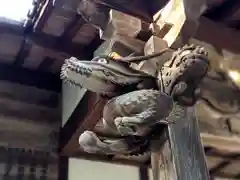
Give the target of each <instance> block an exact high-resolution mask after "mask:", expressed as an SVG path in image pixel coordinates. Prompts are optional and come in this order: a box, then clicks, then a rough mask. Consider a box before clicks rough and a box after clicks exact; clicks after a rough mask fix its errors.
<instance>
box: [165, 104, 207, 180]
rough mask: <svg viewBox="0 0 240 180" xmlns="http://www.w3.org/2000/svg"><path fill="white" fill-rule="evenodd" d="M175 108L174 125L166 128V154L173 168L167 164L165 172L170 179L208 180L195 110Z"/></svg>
mask: <svg viewBox="0 0 240 180" xmlns="http://www.w3.org/2000/svg"><path fill="white" fill-rule="evenodd" d="M177 108H178V110H179V114H177V116H178V118H177V119H176V123H175V124H171V125H169V126H168V134H169V144H170V149H168V152H167V153H170V154H171V156H170V157H171V159H172V160H173V161H172V163H173V166H169V164H168V165H167V167H166V169H165V171H167V172H168V173H169V175H170V176H171V178H172V179H178V180H192V179H199V180H208V179H209V174H208V169H207V164H206V161H205V154H204V150H203V146H202V144H201V139H200V131H199V128H198V122H197V119H196V118H195V109H194V108H184V107H180V106H177ZM175 115H176V114H175ZM175 115H173V116H175ZM170 116H171V115H170ZM172 118H174V117H172ZM165 150H167V148H166V149H165ZM163 152H164V151H163ZM165 152H166V151H165ZM171 159H170V162H171ZM168 162H169V161H168ZM172 168H173V169H172ZM171 178H170V179H171ZM165 179H167V178H165Z"/></svg>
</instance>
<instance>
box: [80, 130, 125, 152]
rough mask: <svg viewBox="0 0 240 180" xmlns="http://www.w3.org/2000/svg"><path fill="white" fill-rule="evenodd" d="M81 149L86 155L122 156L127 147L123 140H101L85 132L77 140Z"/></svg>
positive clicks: (89, 132) (91, 133)
mask: <svg viewBox="0 0 240 180" xmlns="http://www.w3.org/2000/svg"><path fill="white" fill-rule="evenodd" d="M78 142H79V145H80V146H81V148H82V149H83V150H84V151H85V152H88V153H103V154H124V153H126V152H128V151H129V147H128V145H127V144H126V142H125V141H124V139H121V138H119V139H104V140H101V139H100V138H99V137H98V136H97V135H96V134H95V133H94V132H92V131H85V132H84V133H82V134H81V135H80V136H79V139H78Z"/></svg>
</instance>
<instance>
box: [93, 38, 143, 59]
mask: <svg viewBox="0 0 240 180" xmlns="http://www.w3.org/2000/svg"><path fill="white" fill-rule="evenodd" d="M144 44H145V42H144V41H141V40H139V39H135V38H133V37H129V36H127V35H119V34H115V35H114V36H113V37H112V38H111V39H109V40H107V41H105V42H104V43H102V44H101V46H99V47H98V49H97V50H96V51H95V52H94V56H97V55H100V54H109V53H111V52H116V53H118V54H119V55H121V56H127V55H129V54H131V53H133V52H134V53H138V54H141V53H142V52H143V49H144Z"/></svg>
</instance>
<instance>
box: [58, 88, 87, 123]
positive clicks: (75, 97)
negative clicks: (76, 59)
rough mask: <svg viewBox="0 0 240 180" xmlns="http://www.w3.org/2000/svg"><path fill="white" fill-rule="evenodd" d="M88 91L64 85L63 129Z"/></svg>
mask: <svg viewBox="0 0 240 180" xmlns="http://www.w3.org/2000/svg"><path fill="white" fill-rule="evenodd" d="M85 93H86V89H84V88H81V89H80V88H78V87H75V86H70V85H69V84H66V83H63V84H62V102H61V103H62V127H63V126H64V125H65V124H66V122H67V121H68V119H69V117H70V115H71V114H72V112H73V111H74V109H75V108H76V106H77V105H78V103H79V102H80V100H81V99H82V98H83V95H84V94H85Z"/></svg>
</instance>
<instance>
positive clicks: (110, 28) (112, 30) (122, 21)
mask: <svg viewBox="0 0 240 180" xmlns="http://www.w3.org/2000/svg"><path fill="white" fill-rule="evenodd" d="M141 30H142V22H141V20H140V19H138V18H136V17H133V16H130V15H127V14H124V13H122V12H119V11H116V10H111V11H110V12H109V21H108V23H107V26H106V28H105V29H103V32H102V33H101V34H100V38H102V39H104V40H108V39H111V38H112V36H114V35H115V34H119V35H127V36H129V37H136V36H137V35H138V34H139V33H140V31H141Z"/></svg>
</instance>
